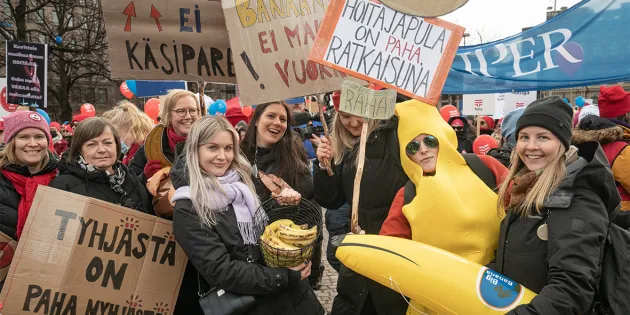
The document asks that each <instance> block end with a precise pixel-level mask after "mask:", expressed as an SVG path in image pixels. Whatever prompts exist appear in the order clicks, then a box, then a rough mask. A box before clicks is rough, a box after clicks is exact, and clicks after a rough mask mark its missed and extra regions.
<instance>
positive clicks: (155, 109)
mask: <svg viewBox="0 0 630 315" xmlns="http://www.w3.org/2000/svg"><path fill="white" fill-rule="evenodd" d="M144 112H145V113H147V115H148V116H149V117H151V119H153V121H154V122H155V123H156V124H157V122H158V121H157V117H158V116H159V115H160V100H159V99H157V98H151V99H149V100H148V101H147V102H146V103H145V104H144Z"/></svg>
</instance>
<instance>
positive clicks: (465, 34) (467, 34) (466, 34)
mask: <svg viewBox="0 0 630 315" xmlns="http://www.w3.org/2000/svg"><path fill="white" fill-rule="evenodd" d="M462 37H463V38H464V46H466V37H470V33H464V36H462Z"/></svg>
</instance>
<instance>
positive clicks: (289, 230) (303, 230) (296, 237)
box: [260, 219, 317, 267]
mask: <svg viewBox="0 0 630 315" xmlns="http://www.w3.org/2000/svg"><path fill="white" fill-rule="evenodd" d="M316 238H317V225H316V226H313V227H312V228H310V229H309V228H308V224H304V225H297V224H295V223H293V221H291V220H288V219H282V220H277V221H274V222H273V223H271V224H269V225H268V226H267V227H266V228H265V232H264V233H263V235H262V236H261V237H260V239H261V241H262V242H261V248H262V253H263V257H264V259H265V263H266V264H267V266H269V267H295V266H298V265H299V264H302V263H304V262H305V261H308V260H310V259H311V256H312V255H313V246H310V245H311V244H312V243H313V242H315V239H316Z"/></svg>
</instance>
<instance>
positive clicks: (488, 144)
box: [473, 135, 499, 155]
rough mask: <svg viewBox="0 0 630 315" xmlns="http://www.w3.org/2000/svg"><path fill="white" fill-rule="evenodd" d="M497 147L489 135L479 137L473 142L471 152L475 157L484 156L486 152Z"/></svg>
mask: <svg viewBox="0 0 630 315" xmlns="http://www.w3.org/2000/svg"><path fill="white" fill-rule="evenodd" d="M498 147H499V144H497V141H496V140H495V139H494V138H492V137H491V136H489V135H481V136H479V137H477V139H475V141H474V142H473V152H475V154H477V155H486V154H488V151H490V150H492V149H496V148H498Z"/></svg>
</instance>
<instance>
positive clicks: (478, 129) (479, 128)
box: [475, 115, 481, 137]
mask: <svg viewBox="0 0 630 315" xmlns="http://www.w3.org/2000/svg"><path fill="white" fill-rule="evenodd" d="M480 118H481V116H479V115H477V119H475V123H476V124H477V137H479V135H481V120H479V119H480Z"/></svg>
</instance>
